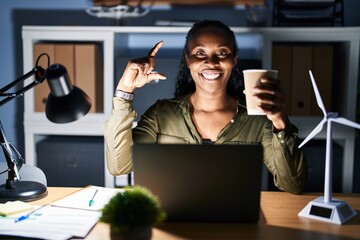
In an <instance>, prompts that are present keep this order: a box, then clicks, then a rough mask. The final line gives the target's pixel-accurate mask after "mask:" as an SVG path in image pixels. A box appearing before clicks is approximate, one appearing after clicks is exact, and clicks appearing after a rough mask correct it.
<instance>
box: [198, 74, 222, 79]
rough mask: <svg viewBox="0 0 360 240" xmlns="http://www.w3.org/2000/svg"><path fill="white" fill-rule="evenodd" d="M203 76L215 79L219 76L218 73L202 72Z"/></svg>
mask: <svg viewBox="0 0 360 240" xmlns="http://www.w3.org/2000/svg"><path fill="white" fill-rule="evenodd" d="M202 75H203V77H204V78H206V79H211V80H212V79H216V78H218V77H219V76H220V73H202Z"/></svg>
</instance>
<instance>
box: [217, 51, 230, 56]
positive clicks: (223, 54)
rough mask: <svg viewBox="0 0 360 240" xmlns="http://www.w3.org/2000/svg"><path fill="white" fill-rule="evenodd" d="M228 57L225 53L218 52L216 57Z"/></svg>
mask: <svg viewBox="0 0 360 240" xmlns="http://www.w3.org/2000/svg"><path fill="white" fill-rule="evenodd" d="M227 55H228V53H227V52H226V51H220V52H219V53H218V56H219V57H226V56H227Z"/></svg>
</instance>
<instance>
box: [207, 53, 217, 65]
mask: <svg viewBox="0 0 360 240" xmlns="http://www.w3.org/2000/svg"><path fill="white" fill-rule="evenodd" d="M205 63H206V64H209V65H218V64H219V63H220V61H219V58H218V56H216V55H214V56H208V57H207V58H206V60H205Z"/></svg>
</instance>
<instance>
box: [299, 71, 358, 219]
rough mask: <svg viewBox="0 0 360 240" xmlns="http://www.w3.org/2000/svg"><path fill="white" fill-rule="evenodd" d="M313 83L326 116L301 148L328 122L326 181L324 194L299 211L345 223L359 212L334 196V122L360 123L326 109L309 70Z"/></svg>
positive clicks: (314, 216) (317, 100)
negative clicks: (332, 125)
mask: <svg viewBox="0 0 360 240" xmlns="http://www.w3.org/2000/svg"><path fill="white" fill-rule="evenodd" d="M309 74H310V78H311V83H312V85H313V88H314V92H315V96H316V102H317V104H318V106H319V107H320V109H321V110H322V112H323V113H324V118H323V120H321V122H320V123H319V124H318V125H317V126H316V127H315V128H314V130H313V131H312V132H311V133H310V134H309V136H307V137H306V138H305V139H304V141H303V142H302V143H301V144H300V145H299V148H301V147H302V146H303V145H304V144H305V143H307V142H308V141H309V140H310V139H312V138H313V137H314V136H315V135H316V134H318V133H319V132H320V131H321V130H322V128H323V126H324V124H325V122H326V123H327V133H326V156H325V157H326V158H325V182H324V196H323V197H318V198H316V199H314V200H312V201H311V202H309V203H308V204H307V205H306V207H305V208H304V209H303V210H302V211H301V212H300V213H299V216H301V217H307V218H313V219H317V220H321V221H326V222H330V223H335V224H343V223H345V222H346V221H348V220H350V219H351V218H352V217H354V216H355V215H356V214H357V212H356V211H355V210H354V209H353V208H352V207H351V206H350V205H348V204H347V203H346V202H345V201H342V200H339V199H333V198H332V129H331V124H332V122H336V123H339V124H343V125H346V126H349V127H353V128H358V129H360V124H358V123H355V122H352V121H349V120H347V119H345V118H342V117H338V114H337V113H334V112H329V113H327V112H326V110H325V106H324V103H323V101H322V99H321V96H320V93H319V90H318V88H317V86H316V82H315V79H314V77H313V75H312V72H311V71H309Z"/></svg>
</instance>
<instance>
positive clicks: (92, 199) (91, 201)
mask: <svg viewBox="0 0 360 240" xmlns="http://www.w3.org/2000/svg"><path fill="white" fill-rule="evenodd" d="M97 192H98V190H97V189H96V190H95V193H94V195H93V196H92V198H91V199H90V201H89V207H91V205H93V204H94V198H95V196H96V194H97Z"/></svg>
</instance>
